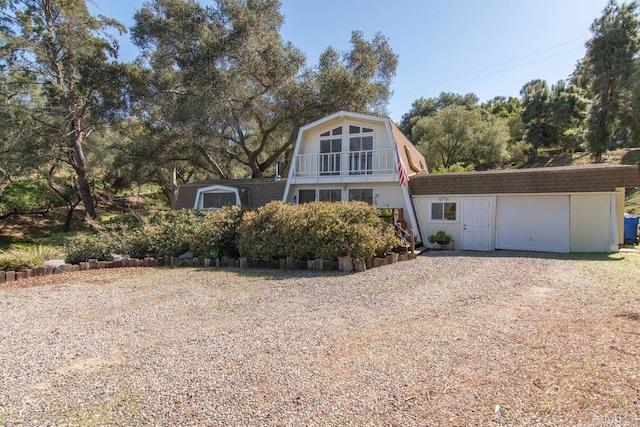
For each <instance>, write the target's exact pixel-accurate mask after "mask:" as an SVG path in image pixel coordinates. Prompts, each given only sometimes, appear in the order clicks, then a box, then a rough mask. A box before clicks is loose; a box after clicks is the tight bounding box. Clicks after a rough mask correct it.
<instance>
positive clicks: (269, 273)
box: [196, 267, 356, 280]
mask: <svg viewBox="0 0 640 427" xmlns="http://www.w3.org/2000/svg"><path fill="white" fill-rule="evenodd" d="M196 271H200V272H220V271H227V272H231V273H235V274H237V275H238V276H240V277H251V278H255V277H259V278H262V279H265V280H287V279H297V278H300V279H308V278H312V277H340V276H348V275H350V274H355V273H356V272H355V271H353V272H349V273H345V272H343V271H335V270H328V271H320V270H279V269H270V268H238V267H223V268H215V269H211V268H197V269H196Z"/></svg>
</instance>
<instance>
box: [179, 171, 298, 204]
mask: <svg viewBox="0 0 640 427" xmlns="http://www.w3.org/2000/svg"><path fill="white" fill-rule="evenodd" d="M285 184H286V180H284V179H283V180H279V181H275V180H274V179H273V178H250V179H213V180H207V181H200V182H194V183H190V184H184V185H181V186H180V187H179V188H178V197H177V198H176V203H175V204H174V207H173V208H174V209H185V208H187V209H190V208H193V204H194V202H195V197H196V193H197V192H198V189H199V188H203V187H210V186H213V185H222V186H226V187H233V188H237V189H238V193H239V194H240V203H241V204H242V206H243V207H247V208H249V209H257V208H259V207H261V206H264V205H266V204H267V203H269V202H272V201H274V200H282V194H283V193H284V186H285Z"/></svg>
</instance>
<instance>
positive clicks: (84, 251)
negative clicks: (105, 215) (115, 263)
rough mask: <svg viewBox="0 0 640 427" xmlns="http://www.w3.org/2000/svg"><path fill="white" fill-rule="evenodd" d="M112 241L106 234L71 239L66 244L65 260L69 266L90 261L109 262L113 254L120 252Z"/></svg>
mask: <svg viewBox="0 0 640 427" xmlns="http://www.w3.org/2000/svg"><path fill="white" fill-rule="evenodd" d="M118 249H119V248H117V247H115V246H114V244H113V241H112V240H111V239H108V238H105V234H104V233H100V234H91V235H88V236H79V237H71V238H69V239H67V240H66V241H65V243H64V253H65V257H64V260H65V262H67V263H68V264H77V263H79V262H81V261H87V260H89V259H99V260H107V259H108V258H109V256H110V254H111V253H112V252H118Z"/></svg>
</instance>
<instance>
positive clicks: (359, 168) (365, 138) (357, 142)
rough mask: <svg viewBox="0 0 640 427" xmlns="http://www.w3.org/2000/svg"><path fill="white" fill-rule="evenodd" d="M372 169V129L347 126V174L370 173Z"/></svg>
mask: <svg viewBox="0 0 640 427" xmlns="http://www.w3.org/2000/svg"><path fill="white" fill-rule="evenodd" d="M372 169H373V129H371V128H367V127H360V126H353V125H352V126H349V174H350V175H363V174H370V173H372Z"/></svg>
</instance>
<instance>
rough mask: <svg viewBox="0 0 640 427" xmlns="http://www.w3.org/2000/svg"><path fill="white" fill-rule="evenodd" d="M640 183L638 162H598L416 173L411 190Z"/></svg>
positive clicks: (556, 189)
mask: <svg viewBox="0 0 640 427" xmlns="http://www.w3.org/2000/svg"><path fill="white" fill-rule="evenodd" d="M620 187H640V173H639V171H638V167H636V166H625V165H611V164H598V165H587V166H563V167H546V168H530V169H509V170H496V171H486V172H463V173H442V174H420V175H414V176H412V177H411V180H410V181H409V188H410V190H411V194H412V195H414V196H419V195H441V194H523V193H585V192H602V191H607V192H608V191H615V189H616V188H620Z"/></svg>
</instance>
